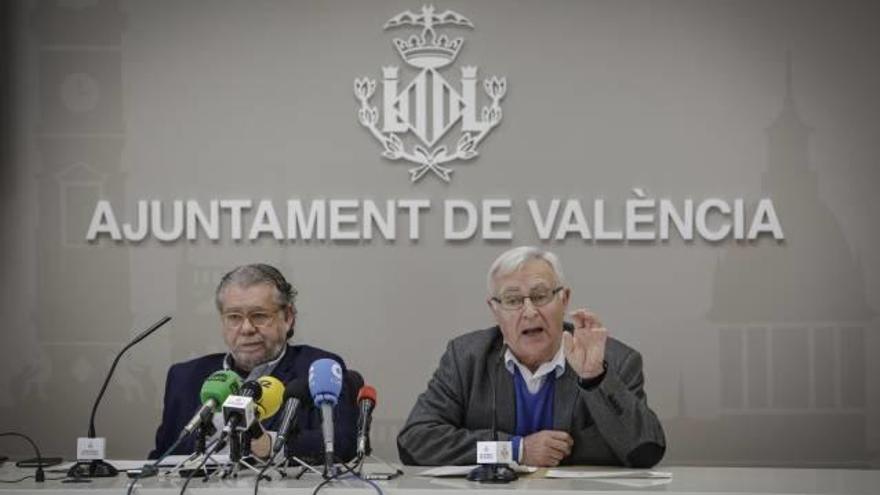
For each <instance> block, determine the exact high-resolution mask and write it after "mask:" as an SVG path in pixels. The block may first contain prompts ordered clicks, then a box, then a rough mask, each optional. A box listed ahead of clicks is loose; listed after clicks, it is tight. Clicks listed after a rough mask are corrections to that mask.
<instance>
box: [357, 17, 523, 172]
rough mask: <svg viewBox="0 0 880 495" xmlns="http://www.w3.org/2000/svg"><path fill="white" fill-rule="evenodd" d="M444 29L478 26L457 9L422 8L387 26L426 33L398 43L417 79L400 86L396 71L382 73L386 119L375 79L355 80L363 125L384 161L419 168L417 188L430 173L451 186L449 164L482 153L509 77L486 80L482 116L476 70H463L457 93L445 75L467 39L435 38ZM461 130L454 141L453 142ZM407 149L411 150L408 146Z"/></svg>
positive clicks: (497, 120)
mask: <svg viewBox="0 0 880 495" xmlns="http://www.w3.org/2000/svg"><path fill="white" fill-rule="evenodd" d="M446 25H452V26H455V27H458V28H471V29H472V28H473V27H474V25H473V23H471V21H470V20H468V19H467V18H466V17H464V16H463V15H461V14H459V13H457V12H453V11H452V10H445V11H443V12H436V11H435V9H434V6H433V5H426V6H423V7H422V9H421V12H419V13H416V12H412V11H409V10H407V11H405V12H401V13H400V14H397V15H396V16H394V17H392V18H391V19H390V20H388V22H386V23H385V27H384V29H393V28H399V27H404V26H421V28H422V29H421V33H420V34H413V35H411V36H410V37H409V38H406V39H401V38H395V39H394V40H393V44H394V48H396V50H397V53H398V55H400V57H401V59H403V61H404V63H405V64H407V65H408V66H410V67H412V68H413V69H415V70H417V71H418V73H417V74H416V76H415V77H414V78H413V79H412V80H411V81H409V82H408V83H407V82H404V81H403V80H402V78H401V71H400V68H399V67H397V66H391V67H383V68H382V114H381V116H380V114H379V111H378V107H376V106H374V105H373V104H372V103H371V99H372V97H373V95H374V93H375V92H376V80H375V79H370V78H368V77H362V78H356V79H355V80H354V94H355V97H356V98H357V100H358V102H359V103H360V108H359V109H358V120H359V121H360V123H361V125H363V126H364V127H366V128H367V129H368V130H369V131H370V134H372V136H373V137H374V138H376V140H378V141H379V143H381V144H382V147H383V148H384V150H383V151H382V156H384V157H385V158H387V159H389V160H404V161H406V162H409V163H412V164H415V165H416V166H415V167H411V168H410V169H409V174H410V179H411V180H412V181H413V182H417V181H418V180H420V179H421V178H422V177H424V176H425V175H426V174H427V173H428V172H432V173H434V174H435V175H436V176H437V177H439V178H440V179H442V180H443V181H445V182H449V180H450V178H451V174H452V172H453V169H452V168H450V167H449V166H448V165H449V164H450V163H451V162H453V161H456V160H470V159H472V158H474V157H476V156H477V153H478V152H477V146H479V144H480V142H481V141H482V140H483V139H484V138H485V137H486V136H487V135H488V134H489V132H490V131H491V130H492V129H494V128H495V127H496V126H497V125H498V124H499V123H500V122H501V99H502V98H504V95H505V93H506V92H507V79H506V78H504V77H497V76H492V77H489V78H486V79H484V80H483V81H482V89H483V91H485V93H486V95H487V96H488V97H489V102H488V104H487V105H483V106H482V108H481V109H480V111H479V112H478V111H477V86H478V78H477V67H476V66H463V67H461V83H460V85H459V87H456V86H454V85H453V84H450V83H449V82H448V81H447V80H446V79H445V78H444V77H443V75H442V74H441V72H440V70H441V69H443V68H444V67H447V66H449V65H450V64H452V63H453V62H454V61H455V58H456V57H457V56H458V52H459V51H460V50H461V47H462V44H463V43H464V40H463V39H462V38H451V37H449V36H447V35H446V34H439V35H438V33H437V28H438V27H440V26H446ZM380 120H381V122H380ZM458 124H460V133H459V135H458V137H457V139H456V138H448V137H447V135H448V134H449V133H450V131H451V130H452V129H453V128H454V127H456V125H458ZM402 138H403V139H402ZM444 138H446V139H444ZM405 140H406V141H405ZM407 142H409V143H410V144H412V146H407ZM413 143H415V144H413Z"/></svg>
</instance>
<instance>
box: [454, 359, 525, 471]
mask: <svg viewBox="0 0 880 495" xmlns="http://www.w3.org/2000/svg"><path fill="white" fill-rule="evenodd" d="M506 350H507V344H506V343H503V342H502V344H501V353H500V354H499V355H498V361H497V362H496V363H495V366H494V367H493V368H494V369H493V370H492V373H491V375H492V378H490V383H491V385H492V442H486V443H491V444H494V445H493V447H494V449H495V452H494V454H493V457H494V461H493V462H492V463H491V464H482V463H481V464H480V465H478V466H477V467H475V468H474V469H472V470H471V471H470V472H469V473H468V474H467V479H468V481H478V482H480V483H510V482H511V481H515V480H516V479H518V478H519V476H518V475H517V474H516V471H514V470H513V469H511V468H510V467H509V466H508V465H506V464H499V463H498V462H497V457H498V450H500V449H499V448H498V443H499V442H498V411H497V409H498V405H497V402H498V368H499V366H503V363H504V352H505V351H506ZM481 443H483V442H477V462H478V463H479V462H480V444H481ZM507 443H509V442H507Z"/></svg>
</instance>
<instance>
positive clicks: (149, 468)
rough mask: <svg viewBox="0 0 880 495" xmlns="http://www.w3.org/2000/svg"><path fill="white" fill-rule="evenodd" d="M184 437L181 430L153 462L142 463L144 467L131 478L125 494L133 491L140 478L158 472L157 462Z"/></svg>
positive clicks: (172, 450) (168, 453) (162, 459)
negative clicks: (175, 438)
mask: <svg viewBox="0 0 880 495" xmlns="http://www.w3.org/2000/svg"><path fill="white" fill-rule="evenodd" d="M186 437H187V435H185V434H184V432H182V431H181V432H180V435H178V436H177V440H175V441H174V443H172V444H171V446H170V447H168V448H167V449H166V450H165V452H163V453H162V455H160V456H159V457H158V458H157V459H156V461H155V462H153V463H151V464H146V465H144V467H143V468H141V472H140V473H138V474H137V475H135V477H134V478H132V480H131V482H130V483H129V484H128V489H127V490H126V492H125V493H126V495H131V494H132V492H133V491H134V485H135V484H137V482H138V481H140V479H141V478H149V477H151V476H155V475H157V474H159V463H161V462H162V461H164V460H165V458H166V457H168V456H169V455H171V453H172V452H174V449H176V448H177V447H178V446H179V445H180V442H182V441H183V439H184V438H186Z"/></svg>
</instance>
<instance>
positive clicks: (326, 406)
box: [309, 358, 342, 478]
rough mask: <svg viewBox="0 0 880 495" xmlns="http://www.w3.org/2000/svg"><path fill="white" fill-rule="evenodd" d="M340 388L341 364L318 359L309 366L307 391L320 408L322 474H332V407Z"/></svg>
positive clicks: (334, 404) (329, 475)
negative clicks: (322, 454)
mask: <svg viewBox="0 0 880 495" xmlns="http://www.w3.org/2000/svg"><path fill="white" fill-rule="evenodd" d="M341 390H342V366H341V365H340V364H339V363H337V362H336V361H334V360H332V359H326V358H325V359H318V360H317V361H315V362H313V363H312V365H311V366H310V367H309V391H310V392H311V394H312V401H314V403H315V405H316V406H318V407H320V408H321V430H322V433H323V435H324V468H325V471H324V476H325V477H327V478H329V477H331V476H332V475H333V463H334V460H333V408H334V407H335V406H336V403H337V402H339V392H340V391H341Z"/></svg>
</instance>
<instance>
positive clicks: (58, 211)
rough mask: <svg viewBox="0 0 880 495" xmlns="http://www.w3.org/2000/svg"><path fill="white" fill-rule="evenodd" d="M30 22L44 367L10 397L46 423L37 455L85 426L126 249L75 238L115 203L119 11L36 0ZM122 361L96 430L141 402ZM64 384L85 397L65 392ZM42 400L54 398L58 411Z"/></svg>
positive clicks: (110, 340)
mask: <svg viewBox="0 0 880 495" xmlns="http://www.w3.org/2000/svg"><path fill="white" fill-rule="evenodd" d="M31 25H32V27H33V29H34V31H35V33H36V39H37V49H38V57H39V59H38V60H39V66H38V78H39V117H38V119H37V127H36V129H35V132H34V141H35V143H36V146H37V148H38V151H39V154H38V156H39V159H40V168H39V172H38V173H37V174H36V177H35V181H36V184H37V201H36V204H38V205H39V206H38V208H39V214H38V215H39V216H38V224H37V228H36V244H37V246H38V249H39V251H38V255H37V294H39V300H38V302H37V304H36V306H35V307H34V308H33V309H32V311H33V315H34V321H35V325H36V328H37V339H38V342H39V345H40V347H41V355H42V356H43V358H42V359H44V360H45V362H41V363H34V367H35V369H37V370H43V371H42V372H41V374H39V375H36V376H37V379H38V380H42V381H43V383H38V384H30V385H27V384H26V386H24V387H23V388H22V393H23V394H24V396H22V397H21V398H20V399H19V400H20V402H21V403H22V404H27V405H28V408H29V410H28V414H33V415H34V416H35V417H36V418H37V419H35V421H34V424H39V425H41V427H43V428H45V429H46V430H47V431H45V432H43V435H42V438H43V439H44V441H45V443H47V445H44V446H43V445H42V444H41V446H43V448H44V449H45V451H48V452H70V451H72V449H73V440H72V439H71V438H70V434H71V433H70V432H80V433H81V434H84V433H85V429H86V426H87V420H88V413H89V410H90V407H91V402H92V400H94V393H97V390H98V387H99V386H100V383H101V380H102V379H103V376H104V374H105V373H106V371H107V368H108V366H109V360H110V359H112V357H113V354H115V353H116V352H117V351H118V350H119V349H120V348H121V346H122V345H123V344H124V343H125V342H126V341H127V340H128V338H129V330H130V328H131V325H132V315H131V310H130V304H131V296H130V278H131V275H130V269H129V252H128V250H127V249H126V248H124V247H120V246H115V245H110V244H108V245H100V246H97V245H89V244H87V243H86V241H85V240H84V239H85V232H86V229H87V222H88V219H89V218H90V216H91V209H92V208H93V207H94V205H95V203H96V202H97V200H98V199H109V200H110V201H112V202H113V203H114V204H123V203H124V190H125V175H124V173H123V172H122V171H121V170H120V161H121V155H122V150H123V146H124V145H125V129H124V124H123V114H122V54H121V41H122V32H123V30H124V27H125V18H124V15H123V14H122V13H121V12H120V10H119V5H118V1H117V0H99V1H91V2H63V1H50V0H40V1H38V2H36V4H35V6H34V8H33V10H32V11H31ZM130 366H131V364H130V362H129V363H123V364H122V366H120V369H119V370H118V373H117V376H116V379H115V380H114V383H113V385H111V387H112V388H111V394H112V395H114V400H113V402H114V403H115V405H114V404H105V406H106V407H107V409H106V416H105V417H104V418H102V419H103V420H104V421H102V422H101V424H99V433H101V432H102V431H106V430H110V429H112V427H111V426H110V423H111V421H113V420H111V419H110V418H114V417H119V418H122V417H125V415H124V414H122V411H123V410H126V409H130V408H131V407H132V405H133V404H138V405H139V406H140V405H143V404H145V403H147V395H148V394H147V393H146V392H145V390H144V385H142V384H141V381H140V380H137V379H135V373H136V370H132V369H131V367H130ZM45 370H49V371H45ZM28 376H29V373H28V372H27V371H25V377H28ZM24 379H25V380H27V379H28V378H24ZM71 389H78V390H82V391H90V390H93V391H94V393H82V394H73V395H71V394H70V393H69V390H71ZM114 389H115V390H116V391H115V393H114V392H113V390H114ZM53 397H55V398H57V397H63V398H64V399H65V404H64V408H62V409H59V408H58V407H57V403H56V401H53V400H51V399H52V398H53ZM117 412H118V413H119V414H116V413H117ZM102 428H103V429H102ZM111 448H112V445H111Z"/></svg>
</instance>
